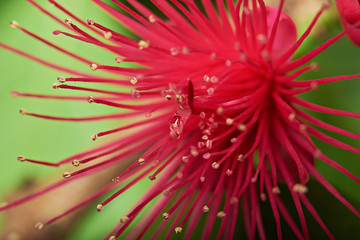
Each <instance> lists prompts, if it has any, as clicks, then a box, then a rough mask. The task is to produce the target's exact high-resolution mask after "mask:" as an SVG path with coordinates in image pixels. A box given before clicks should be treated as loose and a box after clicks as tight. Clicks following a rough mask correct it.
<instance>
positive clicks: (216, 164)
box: [211, 162, 220, 169]
mask: <svg viewBox="0 0 360 240" xmlns="http://www.w3.org/2000/svg"><path fill="white" fill-rule="evenodd" d="M211 167H212V168H213V169H219V167H220V164H219V163H218V162H213V163H212V164H211Z"/></svg>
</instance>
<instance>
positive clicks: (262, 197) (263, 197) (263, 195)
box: [260, 193, 267, 202]
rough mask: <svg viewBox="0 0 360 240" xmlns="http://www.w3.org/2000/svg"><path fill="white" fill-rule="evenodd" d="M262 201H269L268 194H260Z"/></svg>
mask: <svg viewBox="0 0 360 240" xmlns="http://www.w3.org/2000/svg"><path fill="white" fill-rule="evenodd" d="M260 199H261V201H263V202H265V201H266V199H267V197H266V194H265V193H261V194H260Z"/></svg>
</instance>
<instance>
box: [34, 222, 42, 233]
mask: <svg viewBox="0 0 360 240" xmlns="http://www.w3.org/2000/svg"><path fill="white" fill-rule="evenodd" d="M43 228H44V224H43V223H42V222H37V223H36V224H35V229H36V230H38V231H40V230H41V229H43Z"/></svg>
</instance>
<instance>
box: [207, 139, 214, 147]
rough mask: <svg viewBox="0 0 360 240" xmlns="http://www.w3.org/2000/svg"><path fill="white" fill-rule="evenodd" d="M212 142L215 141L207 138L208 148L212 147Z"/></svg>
mask: <svg viewBox="0 0 360 240" xmlns="http://www.w3.org/2000/svg"><path fill="white" fill-rule="evenodd" d="M212 143H213V142H212V141H211V140H207V141H206V148H207V149H212Z"/></svg>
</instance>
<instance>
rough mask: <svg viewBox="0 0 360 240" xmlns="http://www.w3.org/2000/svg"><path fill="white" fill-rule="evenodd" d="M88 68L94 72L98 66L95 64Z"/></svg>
mask: <svg viewBox="0 0 360 240" xmlns="http://www.w3.org/2000/svg"><path fill="white" fill-rule="evenodd" d="M90 68H91V70H93V71H96V69H98V65H97V64H95V63H92V64H90Z"/></svg>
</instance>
